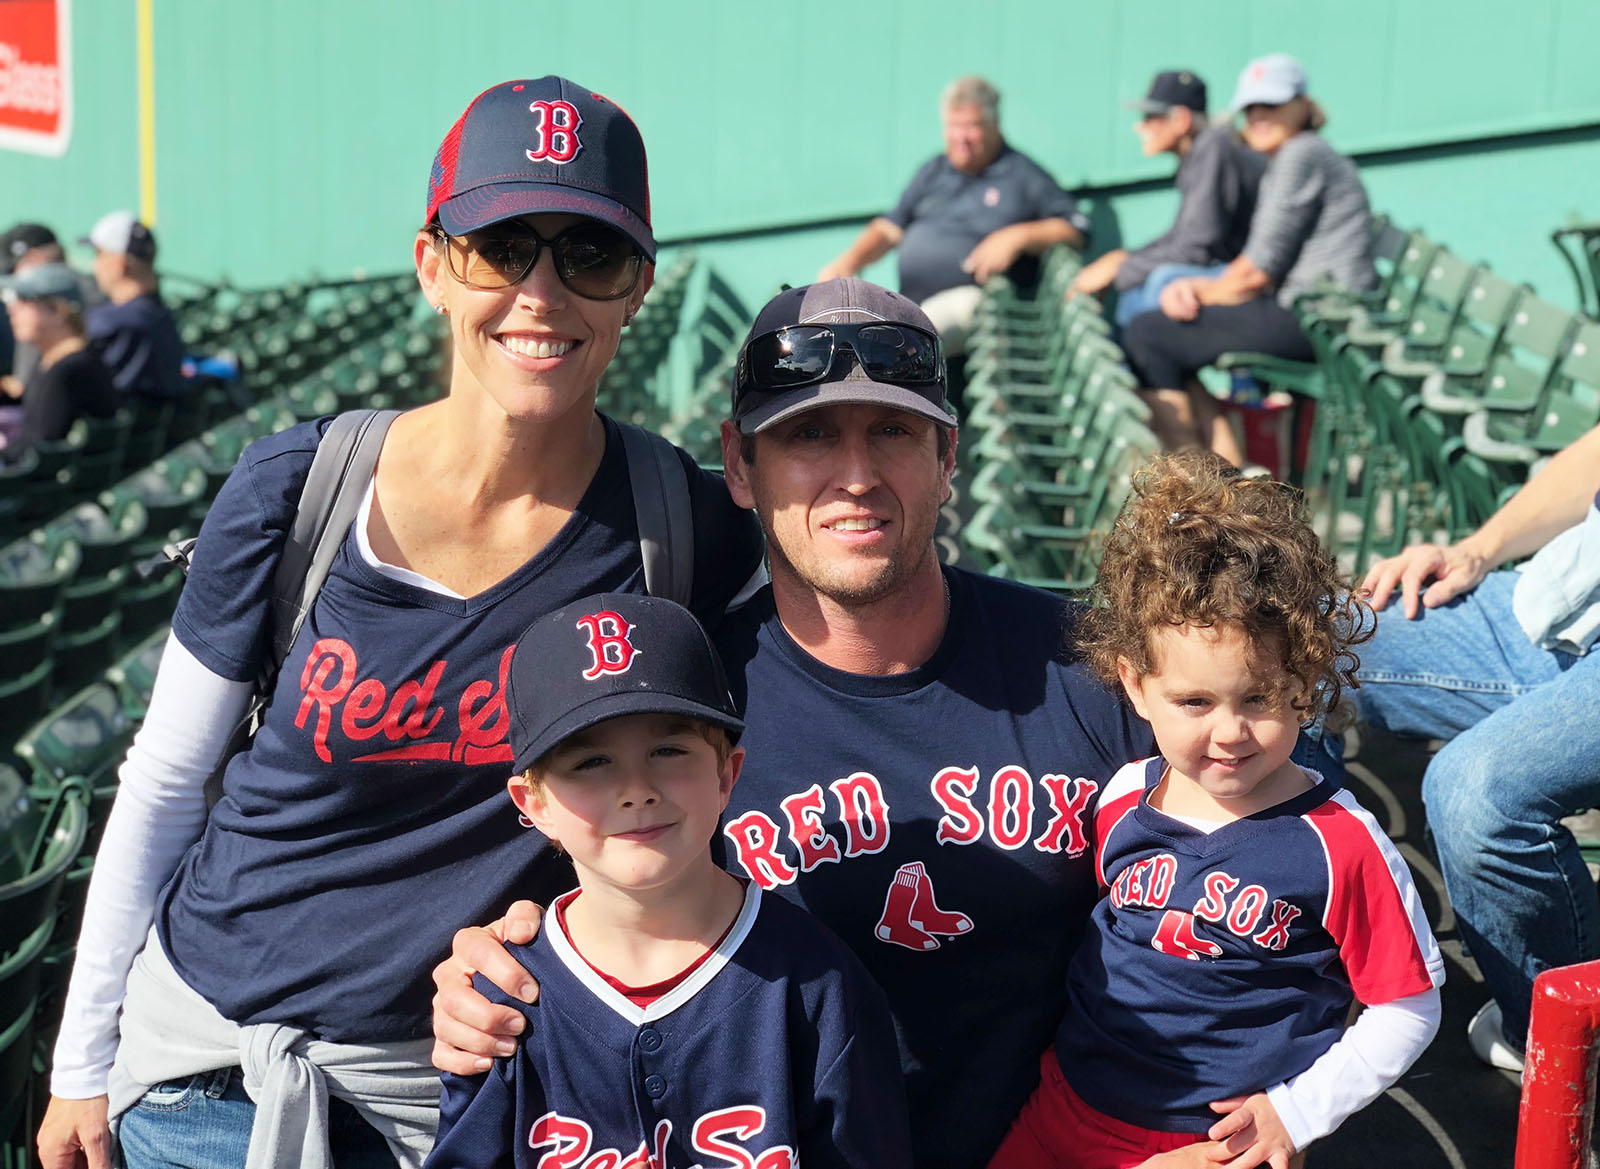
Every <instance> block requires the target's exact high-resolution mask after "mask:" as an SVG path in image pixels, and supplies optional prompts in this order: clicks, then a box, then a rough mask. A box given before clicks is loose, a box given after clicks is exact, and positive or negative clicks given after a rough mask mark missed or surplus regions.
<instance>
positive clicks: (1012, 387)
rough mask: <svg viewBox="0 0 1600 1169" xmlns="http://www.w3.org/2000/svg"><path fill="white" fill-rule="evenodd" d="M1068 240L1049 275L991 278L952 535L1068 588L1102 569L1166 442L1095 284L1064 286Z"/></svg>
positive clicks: (982, 557) (1043, 270)
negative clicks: (1147, 469) (1116, 524)
mask: <svg viewBox="0 0 1600 1169" xmlns="http://www.w3.org/2000/svg"><path fill="white" fill-rule="evenodd" d="M1079 266H1080V263H1079V256H1078V254H1077V253H1076V252H1074V251H1072V250H1071V249H1069V248H1066V247H1058V248H1055V249H1052V250H1051V251H1050V252H1048V253H1047V254H1046V255H1045V256H1044V257H1043V260H1042V262H1041V265H1040V276H1039V282H1038V286H1037V287H1036V288H1034V289H1031V290H1024V289H1020V288H1018V287H1017V286H1015V285H1014V284H1012V283H1011V282H1010V281H1009V280H1007V279H1006V278H1004V277H994V278H991V279H990V280H989V282H988V283H987V284H985V286H984V295H983V300H982V302H981V303H980V305H979V309H978V315H977V318H976V320H975V322H974V329H973V333H972V336H971V339H970V340H969V342H968V356H967V369H966V373H967V385H966V389H965V394H964V407H965V417H964V418H963V419H962V428H961V442H960V444H959V446H958V448H957V455H958V466H959V469H960V474H959V476H958V478H957V483H956V487H955V490H956V491H959V492H962V493H963V495H964V498H962V499H961V500H959V506H958V507H957V509H956V511H957V522H956V523H955V524H953V525H952V527H953V531H952V533H951V540H952V545H953V546H952V547H948V548H947V549H946V556H947V558H956V559H961V558H963V557H964V562H969V563H972V564H973V565H974V566H975V567H977V568H979V569H981V570H984V571H987V572H989V573H991V574H994V575H998V576H1006V577H1010V578H1013V579H1017V580H1023V581H1026V582H1028V583H1030V584H1034V585H1038V586H1041V587H1044V588H1049V589H1053V590H1055V591H1059V592H1068V593H1081V592H1083V591H1084V590H1086V589H1087V588H1088V587H1089V586H1090V585H1091V584H1092V583H1093V581H1094V575H1095V569H1096V567H1097V565H1098V563H1099V554H1100V548H1101V545H1102V543H1103V541H1104V537H1105V534H1106V532H1107V531H1108V530H1109V529H1110V526H1111V523H1112V521H1113V520H1114V519H1115V518H1116V513H1117V511H1118V509H1119V508H1120V507H1121V506H1122V502H1123V500H1124V499H1125V498H1126V497H1127V493H1128V485H1129V482H1130V476H1131V473H1132V471H1133V469H1134V468H1135V467H1136V466H1137V465H1138V464H1139V463H1140V462H1142V461H1143V460H1144V459H1146V458H1147V457H1148V456H1149V455H1150V454H1151V453H1152V452H1153V451H1154V450H1155V449H1156V442H1155V439H1154V436H1153V435H1152V434H1151V433H1150V430H1149V427H1148V424H1147V422H1148V418H1149V411H1148V410H1147V409H1146V407H1145V405H1144V403H1143V402H1142V401H1141V400H1140V399H1139V396H1138V394H1137V392H1136V388H1137V383H1136V379H1135V378H1134V376H1133V374H1132V373H1131V372H1130V371H1129V369H1128V366H1127V362H1126V360H1125V358H1124V356H1123V353H1122V350H1121V348H1120V347H1119V346H1118V345H1117V344H1116V343H1115V342H1113V341H1112V340H1111V337H1110V326H1109V323H1108V322H1107V321H1106V319H1105V318H1104V317H1103V316H1102V315H1101V312H1100V306H1099V304H1098V302H1097V301H1095V300H1094V299H1093V298H1092V297H1074V298H1073V299H1072V300H1070V301H1069V300H1067V299H1066V291H1067V288H1068V286H1069V285H1070V284H1071V283H1072V279H1073V277H1074V275H1076V273H1077V271H1078V268H1079Z"/></svg>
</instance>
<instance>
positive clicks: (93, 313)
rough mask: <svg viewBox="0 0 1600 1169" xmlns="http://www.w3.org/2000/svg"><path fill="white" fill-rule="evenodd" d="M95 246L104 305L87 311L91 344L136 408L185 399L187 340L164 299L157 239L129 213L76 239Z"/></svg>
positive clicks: (109, 218) (111, 216) (110, 217)
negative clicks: (157, 265)
mask: <svg viewBox="0 0 1600 1169" xmlns="http://www.w3.org/2000/svg"><path fill="white" fill-rule="evenodd" d="M78 242H79V243H82V244H87V245H88V246H90V247H92V248H94V279H95V283H96V284H98V285H99V286H100V291H101V292H103V293H105V295H106V303H105V304H102V305H97V306H96V307H95V308H93V309H91V310H90V311H89V314H88V317H87V318H86V320H87V323H88V327H89V343H90V344H91V345H93V346H94V347H95V349H96V350H98V351H99V354H100V359H101V360H102V361H104V362H105V363H106V368H107V369H109V370H110V371H111V380H112V381H113V382H115V383H116V387H117V389H118V390H120V391H122V393H124V394H127V395H129V397H130V401H131V404H132V405H134V406H135V408H137V409H141V410H149V409H150V408H152V407H156V408H159V407H161V406H163V405H164V404H166V403H169V402H174V401H176V400H178V399H179V398H182V397H183V396H184V393H185V383H184V379H183V372H182V366H183V342H182V341H181V340H179V338H178V322H177V320H176V319H175V318H174V317H173V315H172V310H171V309H169V308H168V307H167V306H166V305H165V304H164V303H163V302H162V300H161V290H160V285H159V282H158V281H157V279H156V270H155V258H156V237H155V235H154V233H152V232H151V230H150V229H149V228H148V227H147V226H145V225H144V224H143V223H141V222H139V220H138V219H137V218H136V217H135V216H134V215H133V213H132V212H130V211H113V212H111V213H110V214H108V215H104V216H101V218H100V220H99V221H98V222H97V223H96V224H95V225H94V227H93V228H92V229H91V230H90V232H89V234H88V235H86V236H84V237H83V238H82V239H80V240H79V241H78Z"/></svg>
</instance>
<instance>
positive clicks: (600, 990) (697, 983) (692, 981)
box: [544, 881, 761, 1027]
mask: <svg viewBox="0 0 1600 1169" xmlns="http://www.w3.org/2000/svg"><path fill="white" fill-rule="evenodd" d="M554 909H555V907H554V906H551V910H552V911H551V912H550V913H547V914H545V918H544V922H545V924H544V929H545V932H546V933H547V934H548V935H549V938H550V948H551V949H552V950H554V951H555V955H556V957H557V958H559V959H561V964H562V965H563V966H565V967H566V968H567V969H568V970H570V971H572V973H573V975H574V976H575V977H576V978H577V979H578V981H579V982H581V983H583V985H584V986H585V987H587V988H588V990H589V991H590V993H592V994H593V995H594V996H595V998H597V999H599V1000H600V1001H601V1002H602V1003H604V1004H605V1005H606V1006H608V1007H610V1008H611V1009H612V1010H613V1011H615V1012H616V1013H617V1014H619V1015H621V1016H622V1017H623V1018H624V1019H626V1020H627V1021H628V1022H629V1023H631V1024H632V1025H633V1026H635V1027H642V1026H644V1025H645V1024H646V1023H651V1022H654V1021H655V1020H657V1019H664V1018H666V1017H667V1016H668V1015H670V1014H672V1012H673V1011H676V1010H677V1009H678V1008H679V1007H681V1006H683V1005H684V1004H685V1003H687V1002H688V1001H689V1000H690V999H692V998H694V996H695V995H697V994H699V993H700V992H701V991H702V990H704V989H705V987H706V986H707V985H708V984H709V983H710V982H711V980H712V979H713V978H715V977H716V976H717V975H718V974H719V973H721V971H722V968H723V967H724V966H726V965H727V964H728V959H730V958H732V957H733V955H734V952H735V951H737V950H738V949H739V946H740V944H741V943H742V942H743V941H744V939H745V937H746V935H748V934H749V933H750V927H751V926H752V925H754V924H755V920H756V914H757V913H758V912H759V911H760V909H761V886H759V885H757V884H756V883H755V882H754V881H751V882H750V883H749V884H748V885H746V886H745V891H744V905H743V906H741V907H740V909H739V916H738V917H736V918H734V919H733V925H732V927H731V928H730V929H729V930H728V936H727V937H725V938H723V939H722V944H721V945H719V946H718V947H717V948H716V949H715V950H713V951H712V952H711V953H710V954H709V955H708V956H707V957H706V960H705V961H704V962H702V963H701V964H700V965H699V966H697V967H696V968H695V970H694V973H692V974H690V975H689V977H688V978H685V979H684V980H683V981H682V982H680V983H679V984H678V985H677V986H675V987H673V988H672V989H671V990H670V991H668V992H667V993H666V994H664V995H662V996H661V997H660V998H658V999H657V1000H656V1001H655V1002H653V1003H651V1004H650V1005H649V1006H648V1007H640V1006H635V1005H634V1003H633V1002H632V1001H631V1000H630V999H629V998H628V996H627V995H625V994H623V993H622V992H621V991H620V990H618V989H617V988H616V987H614V986H612V985H611V984H610V983H609V982H607V981H606V980H605V979H604V978H602V977H600V975H599V973H598V972H597V971H596V970H595V968H594V967H592V966H590V965H589V964H588V963H587V962H585V961H584V960H583V955H581V954H579V953H578V951H577V948H576V947H575V946H573V944H572V939H571V938H569V937H568V936H567V931H566V930H565V929H563V928H562V925H561V918H560V916H559V915H558V914H556V913H555V912H554Z"/></svg>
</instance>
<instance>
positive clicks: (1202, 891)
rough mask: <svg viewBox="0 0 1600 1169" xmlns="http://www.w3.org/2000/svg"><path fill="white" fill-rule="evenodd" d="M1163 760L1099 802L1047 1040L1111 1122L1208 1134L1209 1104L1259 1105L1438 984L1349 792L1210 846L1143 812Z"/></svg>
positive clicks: (1225, 834) (1194, 833) (1410, 907)
mask: <svg viewBox="0 0 1600 1169" xmlns="http://www.w3.org/2000/svg"><path fill="white" fill-rule="evenodd" d="M1164 767H1165V762H1164V761H1163V760H1162V759H1161V758H1160V757H1159V756H1158V757H1155V758H1152V759H1147V760H1141V761H1139V762H1137V763H1130V764H1129V765H1128V766H1126V767H1124V768H1123V769H1122V770H1121V771H1119V772H1118V773H1117V775H1116V776H1115V778H1113V779H1112V781H1111V783H1110V784H1109V785H1107V787H1106V788H1105V790H1104V791H1102V792H1100V793H1099V795H1098V797H1097V800H1096V806H1095V811H1094V820H1093V824H1094V835H1095V861H1096V865H1097V867H1098V872H1099V875H1100V880H1101V883H1102V885H1103V886H1104V887H1105V888H1106V889H1108V890H1109V891H1108V892H1107V894H1106V896H1105V897H1103V898H1102V899H1101V900H1100V902H1099V904H1098V905H1096V906H1095V910H1094V918H1093V922H1092V925H1091V928H1090V930H1089V932H1088V934H1087V936H1086V937H1085V938H1084V941H1083V943H1082V945H1080V946H1079V948H1078V954H1077V957H1076V958H1075V959H1074V960H1073V963H1072V968H1071V974H1070V978H1069V987H1068V990H1069V996H1070V1005H1069V1007H1068V1009H1067V1012H1066V1015H1065V1017H1064V1018H1063V1019H1062V1022H1061V1027H1060V1030H1059V1031H1058V1032H1057V1034H1056V1057H1057V1059H1059V1060H1060V1062H1061V1070H1062V1072H1063V1074H1065V1076H1066V1077H1067V1082H1068V1083H1070V1084H1071V1085H1072V1090H1073V1091H1074V1092H1076V1093H1077V1094H1078V1095H1079V1096H1080V1097H1082V1098H1083V1100H1084V1101H1085V1102H1086V1103H1088V1104H1089V1105H1090V1106H1091V1107H1093V1108H1096V1109H1098V1110H1099V1111H1100V1112H1102V1113H1104V1114H1106V1115H1107V1116H1111V1117H1114V1118H1116V1119H1118V1120H1122V1121H1126V1122H1127V1123H1129V1124H1136V1125H1139V1126H1141V1127H1143V1128H1149V1129H1156V1130H1159V1131H1163V1132H1194V1133H1200V1132H1205V1131H1206V1130H1207V1129H1209V1128H1210V1127H1211V1126H1212V1125H1213V1124H1215V1123H1216V1120H1217V1114H1216V1113H1215V1112H1213V1111H1212V1110H1211V1109H1210V1108H1209V1107H1208V1105H1209V1104H1210V1103H1211V1101H1213V1100H1222V1099H1226V1098H1228V1097H1230V1096H1241V1095H1248V1094H1250V1093H1252V1092H1258V1091H1264V1090H1265V1089H1267V1088H1270V1087H1273V1086H1274V1085H1276V1084H1280V1083H1283V1082H1284V1081H1286V1080H1288V1079H1290V1078H1291V1077H1293V1076H1295V1075H1298V1074H1299V1073H1300V1072H1303V1071H1305V1070H1306V1068H1308V1067H1310V1066H1311V1064H1312V1063H1313V1062H1315V1061H1316V1059H1317V1057H1318V1056H1320V1055H1322V1053H1323V1052H1325V1051H1327V1050H1328V1048H1330V1047H1331V1046H1333V1044H1334V1043H1335V1042H1336V1041H1337V1040H1338V1038H1339V1036H1340V1035H1341V1034H1343V1032H1344V1027H1345V1020H1346V1017H1347V1015H1348V1012H1349V1010H1350V1005H1351V1001H1352V999H1354V1000H1356V1001H1359V1002H1362V1003H1365V1004H1367V1005H1375V1004H1379V1003H1387V1002H1392V1001H1394V1000H1395V999H1400V998H1405V997H1407V996H1410V995H1415V994H1421V993H1422V992H1424V991H1426V990H1428V989H1429V988H1431V987H1436V986H1439V985H1441V984H1442V983H1443V982H1444V962H1443V959H1442V958H1441V957H1440V954H1439V946H1438V943H1437V942H1435V941H1434V938H1433V933H1432V931H1431V930H1430V929H1429V928H1428V921H1427V915H1426V914H1425V913H1424V911H1423V906H1422V904H1421V900H1420V898H1419V896H1418V894H1417V889H1416V886H1415V884H1414V883H1413V882H1412V880H1411V873H1410V870H1408V869H1407V868H1406V864H1405V861H1404V860H1403V859H1401V857H1400V854H1399V852H1398V851H1397V850H1396V849H1395V847H1394V845H1393V844H1392V843H1391V842H1390V841H1389V838H1388V837H1387V836H1386V835H1384V832H1383V829H1381V828H1380V827H1379V826H1378V823H1377V821H1376V820H1374V819H1373V818H1372V815H1371V814H1370V813H1368V812H1367V811H1366V809H1364V808H1363V807H1361V805H1360V804H1359V803H1357V802H1356V800H1355V797H1354V796H1352V795H1351V794H1350V793H1349V792H1348V791H1345V790H1343V789H1341V788H1339V787H1338V786H1337V785H1335V784H1333V783H1332V782H1330V781H1328V780H1326V779H1323V778H1322V777H1321V776H1319V775H1316V773H1315V772H1311V773H1310V774H1311V776H1312V777H1313V778H1314V779H1315V780H1316V781H1317V782H1316V784H1315V786H1314V787H1312V788H1311V790H1309V791H1306V792H1304V793H1302V794H1301V795H1298V796H1296V797H1294V798H1293V799H1290V800H1287V801H1285V802H1284V803H1281V804H1279V805H1277V806H1276V807H1273V808H1268V809H1266V810H1264V811H1261V812H1258V813H1256V814H1255V815H1253V816H1247V817H1245V818H1243V819H1240V820H1235V821H1233V822H1232V823H1228V824H1224V825H1223V826H1221V827H1220V828H1217V829H1215V830H1213V831H1211V832H1209V833H1207V832H1202V831H1200V830H1199V829H1196V828H1192V827H1190V826H1188V825H1186V824H1183V823H1180V822H1179V821H1177V820H1175V819H1173V818H1171V817H1169V816H1166V815H1164V814H1163V813H1161V812H1159V811H1157V810H1156V809H1155V808H1152V807H1151V806H1150V802H1149V793H1150V792H1151V791H1152V790H1153V789H1154V788H1155V786H1156V785H1157V784H1159V783H1160V782H1161V775H1162V770H1163V768H1164Z"/></svg>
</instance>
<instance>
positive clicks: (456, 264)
mask: <svg viewBox="0 0 1600 1169" xmlns="http://www.w3.org/2000/svg"><path fill="white" fill-rule="evenodd" d="M433 232H434V236H435V238H436V239H438V240H439V241H440V246H441V247H442V248H443V249H444V253H445V256H446V260H447V262H448V264H449V266H450V274H451V275H452V276H454V277H455V278H456V279H457V280H459V281H460V282H461V283H463V284H465V285H466V286H467V287H468V288H477V289H484V290H494V289H500V288H509V287H511V286H512V285H513V284H521V283H522V282H523V281H524V280H526V279H527V278H528V273H530V272H532V271H533V268H534V265H535V264H537V263H538V262H539V254H540V253H541V252H542V251H543V250H544V249H545V248H549V249H550V255H551V257H552V259H553V260H554V262H555V268H556V277H557V278H558V279H559V280H560V281H561V283H562V284H563V285H565V286H566V287H567V288H568V289H569V290H570V291H572V292H575V293H577V294H578V295H579V296H581V297H584V298H585V299H587V300H620V299H621V298H622V297H624V296H627V295H628V294H629V293H630V292H632V291H633V290H634V289H635V288H637V287H638V284H639V273H640V272H641V271H643V269H644V256H643V255H642V254H640V252H639V249H638V247H637V245H635V244H634V242H633V241H632V240H631V239H629V238H628V237H627V236H625V235H623V234H622V232H620V231H618V230H617V229H616V228H613V227H608V226H606V225H605V224H603V223H577V224H574V225H573V226H571V227H569V228H567V229H566V230H565V231H560V232H557V233H556V234H555V236H554V237H553V238H551V239H545V238H544V237H543V236H542V235H540V234H539V233H538V232H536V231H534V230H533V228H532V227H530V226H528V225H527V224H526V223H523V222H521V221H519V220H508V221H506V222H504V223H495V224H491V225H490V226H488V227H485V228H483V229H481V230H479V231H472V232H468V233H467V234H466V235H464V236H454V235H450V234H448V233H447V232H446V231H445V230H444V229H443V228H442V227H440V226H439V225H438V224H437V223H436V224H434V225H433Z"/></svg>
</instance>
